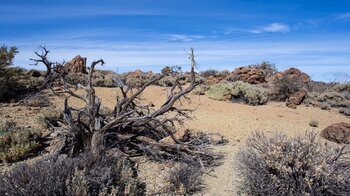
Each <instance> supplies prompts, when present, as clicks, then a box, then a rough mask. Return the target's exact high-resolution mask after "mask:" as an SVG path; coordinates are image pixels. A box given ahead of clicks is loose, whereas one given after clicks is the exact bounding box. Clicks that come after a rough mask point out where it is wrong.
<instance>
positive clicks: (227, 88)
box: [206, 81, 269, 105]
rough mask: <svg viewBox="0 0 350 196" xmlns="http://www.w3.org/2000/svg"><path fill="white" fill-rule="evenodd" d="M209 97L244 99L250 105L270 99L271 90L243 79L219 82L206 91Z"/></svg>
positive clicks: (263, 102) (260, 103)
mask: <svg viewBox="0 0 350 196" xmlns="http://www.w3.org/2000/svg"><path fill="white" fill-rule="evenodd" d="M206 95H207V96H208V97H209V98H212V99H215V100H219V101H222V100H227V99H232V101H236V100H238V101H243V102H245V103H247V104H249V105H262V104H265V103H267V102H268V100H269V91H268V90H267V89H265V88H262V87H259V86H255V85H252V84H249V83H245V82H242V81H237V82H233V83H218V84H216V85H213V86H211V87H210V89H209V90H208V91H206Z"/></svg>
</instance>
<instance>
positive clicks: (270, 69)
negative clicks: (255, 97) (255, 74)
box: [248, 61, 277, 77]
mask: <svg viewBox="0 0 350 196" xmlns="http://www.w3.org/2000/svg"><path fill="white" fill-rule="evenodd" d="M248 67H249V68H256V69H261V70H263V71H264V77H270V76H272V75H273V74H275V73H276V72H277V68H276V66H275V64H272V63H269V62H265V61H264V62H262V63H258V64H253V65H248Z"/></svg>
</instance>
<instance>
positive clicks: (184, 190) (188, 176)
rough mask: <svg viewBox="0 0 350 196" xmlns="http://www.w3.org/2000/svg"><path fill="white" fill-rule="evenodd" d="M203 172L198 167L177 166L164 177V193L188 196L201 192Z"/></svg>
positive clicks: (183, 164)
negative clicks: (165, 184) (165, 183)
mask: <svg viewBox="0 0 350 196" xmlns="http://www.w3.org/2000/svg"><path fill="white" fill-rule="evenodd" d="M202 175H203V172H202V170H201V168H200V166H198V165H189V164H185V163H182V164H178V165H176V166H174V167H173V168H172V169H171V170H170V171H169V172H168V175H167V176H166V179H165V181H166V182H167V186H166V188H165V193H167V194H169V193H173V194H174V195H188V194H192V193H194V192H196V191H199V190H201V188H202V186H203V180H202Z"/></svg>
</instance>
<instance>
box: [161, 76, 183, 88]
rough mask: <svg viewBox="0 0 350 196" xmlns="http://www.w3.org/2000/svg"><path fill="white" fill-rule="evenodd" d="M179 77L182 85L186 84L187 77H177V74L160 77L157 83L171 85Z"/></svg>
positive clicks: (165, 85)
mask: <svg viewBox="0 0 350 196" xmlns="http://www.w3.org/2000/svg"><path fill="white" fill-rule="evenodd" d="M177 79H178V82H179V83H180V84H181V85H185V84H186V77H181V76H176V77H175V76H165V77H164V78H162V79H160V80H159V81H158V83H157V84H158V85H159V86H164V87H171V86H173V85H174V83H175V82H176V80H177Z"/></svg>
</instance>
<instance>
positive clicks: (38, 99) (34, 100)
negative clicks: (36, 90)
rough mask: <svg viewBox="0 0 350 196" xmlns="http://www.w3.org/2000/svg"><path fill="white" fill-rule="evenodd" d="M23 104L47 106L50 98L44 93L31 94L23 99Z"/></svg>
mask: <svg viewBox="0 0 350 196" xmlns="http://www.w3.org/2000/svg"><path fill="white" fill-rule="evenodd" d="M23 102H24V104H25V105H26V106H29V107H49V106H50V105H51V102H50V100H49V99H48V98H47V96H44V95H33V96H30V97H28V98H27V99H25V100H24V101H23Z"/></svg>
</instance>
